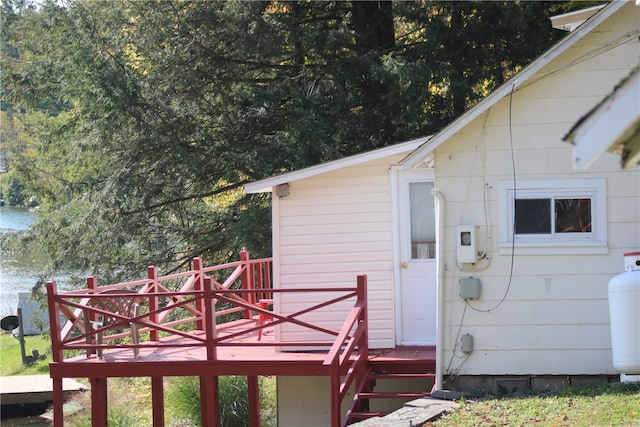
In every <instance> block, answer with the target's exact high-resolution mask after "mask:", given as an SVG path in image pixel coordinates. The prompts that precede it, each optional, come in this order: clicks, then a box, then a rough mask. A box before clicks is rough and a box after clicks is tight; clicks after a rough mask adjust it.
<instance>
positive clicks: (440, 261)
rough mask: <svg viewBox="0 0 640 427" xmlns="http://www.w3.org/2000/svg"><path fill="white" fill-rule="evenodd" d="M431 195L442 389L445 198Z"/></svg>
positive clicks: (439, 383)
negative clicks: (435, 228) (434, 208)
mask: <svg viewBox="0 0 640 427" xmlns="http://www.w3.org/2000/svg"><path fill="white" fill-rule="evenodd" d="M431 195H432V196H434V197H435V198H436V201H437V208H438V215H437V217H436V218H437V221H438V235H437V237H436V258H437V264H436V276H437V279H436V280H437V283H436V287H437V288H436V289H437V292H436V295H437V297H436V298H437V300H438V301H437V308H436V310H437V315H438V331H437V333H438V336H437V337H436V383H435V388H436V390H442V372H443V369H442V363H443V362H444V232H445V222H444V220H445V215H444V213H445V198H444V195H443V194H442V193H441V192H439V191H438V190H436V189H435V188H434V189H433V190H431Z"/></svg>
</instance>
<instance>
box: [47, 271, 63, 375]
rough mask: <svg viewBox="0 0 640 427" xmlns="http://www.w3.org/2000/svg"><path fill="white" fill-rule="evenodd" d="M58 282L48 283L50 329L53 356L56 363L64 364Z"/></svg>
mask: <svg viewBox="0 0 640 427" xmlns="http://www.w3.org/2000/svg"><path fill="white" fill-rule="evenodd" d="M57 293H58V289H57V286H56V282H54V281H50V282H47V306H48V307H49V328H50V329H51V356H52V358H53V361H54V362H62V360H63V359H64V358H63V354H62V348H61V346H60V341H61V337H60V303H59V302H58V298H57Z"/></svg>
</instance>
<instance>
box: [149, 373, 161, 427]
mask: <svg viewBox="0 0 640 427" xmlns="http://www.w3.org/2000/svg"><path fill="white" fill-rule="evenodd" d="M151 410H152V413H153V427H164V381H163V377H151Z"/></svg>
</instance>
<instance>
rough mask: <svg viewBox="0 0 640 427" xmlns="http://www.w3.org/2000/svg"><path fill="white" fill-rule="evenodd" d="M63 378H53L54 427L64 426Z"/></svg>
mask: <svg viewBox="0 0 640 427" xmlns="http://www.w3.org/2000/svg"><path fill="white" fill-rule="evenodd" d="M63 405H64V391H63V389H62V378H53V427H62V426H64V411H63Z"/></svg>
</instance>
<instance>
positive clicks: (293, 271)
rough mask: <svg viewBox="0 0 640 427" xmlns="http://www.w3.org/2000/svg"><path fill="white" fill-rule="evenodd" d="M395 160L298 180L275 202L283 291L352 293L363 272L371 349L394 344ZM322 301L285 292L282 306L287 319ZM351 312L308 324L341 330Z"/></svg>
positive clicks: (289, 333) (283, 335) (299, 335)
mask: <svg viewBox="0 0 640 427" xmlns="http://www.w3.org/2000/svg"><path fill="white" fill-rule="evenodd" d="M400 158H401V156H396V159H395V160H399V159H400ZM390 161H394V159H393V158H392V159H389V158H385V159H383V160H376V161H371V162H367V163H364V164H361V165H357V166H352V167H348V168H344V169H340V170H337V171H333V172H330V173H326V174H322V175H320V176H316V177H311V178H307V179H302V180H299V181H295V182H292V183H290V184H289V195H288V196H286V197H283V198H277V197H274V204H277V205H278V206H277V211H278V213H279V215H278V221H279V225H278V227H277V229H274V231H275V233H276V234H275V235H274V247H276V248H277V250H275V251H274V255H276V256H277V264H278V277H277V280H278V282H277V284H276V286H278V287H280V288H282V289H287V288H296V287H329V288H330V287H348V286H355V284H356V276H357V275H358V274H366V275H367V278H368V303H369V312H368V313H369V343H370V344H369V345H370V346H371V347H372V348H385V347H392V346H393V343H394V335H393V331H394V321H393V319H394V313H393V307H394V305H393V272H392V234H391V201H390V188H389V165H390V163H389V162H390ZM319 298H323V296H320V295H319V294H314V295H309V294H302V295H297V296H296V295H285V294H283V295H281V296H280V297H279V299H278V300H277V301H276V303H277V305H278V309H279V310H280V311H281V312H283V313H287V314H288V313H293V312H296V311H298V310H301V309H303V308H306V307H308V305H309V301H307V300H311V301H314V302H317V301H318V299H319ZM324 298H325V299H326V296H324ZM349 308H350V304H347V303H339V304H337V305H333V306H330V307H327V308H326V309H323V310H322V311H320V312H317V313H313V314H309V315H305V316H302V317H301V319H303V320H310V321H311V320H313V321H318V322H321V323H322V325H323V326H326V327H330V328H334V329H339V327H340V325H341V319H344V317H345V316H346V313H347V311H348V309H349ZM278 334H279V335H278V337H279V338H280V339H281V340H283V341H299V342H300V341H302V342H303V341H314V340H320V339H326V338H327V336H326V335H324V334H321V333H316V332H314V331H309V330H306V329H301V328H299V327H297V326H295V325H284V326H282V327H281V328H279V331H278Z"/></svg>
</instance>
